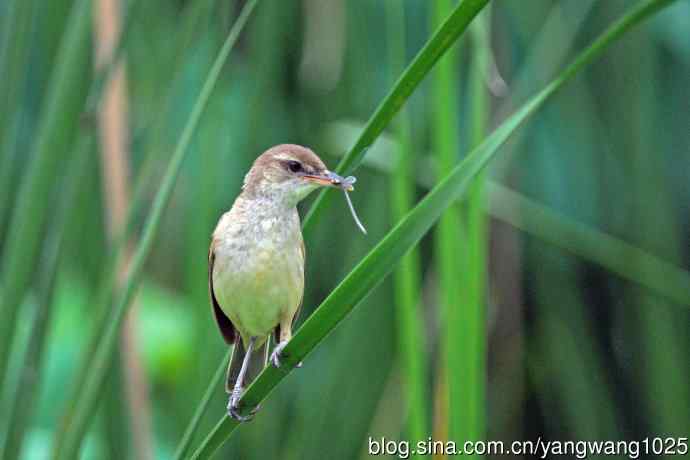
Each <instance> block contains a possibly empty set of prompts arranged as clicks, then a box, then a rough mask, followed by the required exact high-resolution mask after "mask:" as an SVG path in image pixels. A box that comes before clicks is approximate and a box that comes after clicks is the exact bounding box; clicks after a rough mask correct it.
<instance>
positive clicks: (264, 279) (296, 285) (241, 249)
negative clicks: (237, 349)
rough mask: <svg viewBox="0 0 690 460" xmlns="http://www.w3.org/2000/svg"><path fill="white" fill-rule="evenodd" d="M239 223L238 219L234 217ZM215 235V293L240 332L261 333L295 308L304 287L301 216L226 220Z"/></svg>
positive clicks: (271, 328)
mask: <svg viewBox="0 0 690 460" xmlns="http://www.w3.org/2000/svg"><path fill="white" fill-rule="evenodd" d="M236 224H241V222H236ZM217 233H218V232H216V234H214V236H215V238H216V244H215V262H214V270H213V283H214V292H215V294H216V297H217V299H218V303H219V305H220V307H221V308H222V310H223V311H224V312H225V314H226V315H227V316H228V317H229V318H230V320H231V321H232V322H233V324H234V325H235V327H236V328H238V329H239V330H240V333H242V334H243V335H248V336H254V335H257V336H265V335H267V334H269V333H270V332H271V331H272V330H273V329H274V328H275V327H276V325H277V324H278V322H279V321H280V317H281V315H283V314H286V313H289V312H290V311H292V312H293V313H294V311H296V310H297V308H298V306H299V302H300V300H301V297H302V291H303V290H304V257H303V254H302V249H301V245H302V236H301V233H300V228H299V221H298V224H297V225H296V226H294V225H290V222H289V221H288V222H287V224H286V220H285V219H281V218H280V217H279V216H267V217H266V218H263V219H257V220H256V221H255V222H252V223H249V224H247V223H246V222H245V223H244V225H235V226H232V225H229V226H228V228H226V229H225V231H223V232H222V233H221V234H220V235H218V234H217Z"/></svg>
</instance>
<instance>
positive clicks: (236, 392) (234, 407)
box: [228, 387, 261, 423]
mask: <svg viewBox="0 0 690 460" xmlns="http://www.w3.org/2000/svg"><path fill="white" fill-rule="evenodd" d="M243 392H244V388H242V387H238V388H235V389H233V390H232V393H231V394H230V399H229V400H228V415H229V416H230V417H232V418H234V419H235V420H237V421H238V422H240V423H242V422H248V421H250V420H251V419H253V418H254V415H256V413H257V412H258V411H259V409H260V408H261V404H259V405H257V406H256V407H255V408H254V409H252V410H251V411H250V412H249V414H247V415H242V414H240V412H239V409H240V398H241V397H242V393H243Z"/></svg>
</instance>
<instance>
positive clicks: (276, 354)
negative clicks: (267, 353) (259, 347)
mask: <svg viewBox="0 0 690 460" xmlns="http://www.w3.org/2000/svg"><path fill="white" fill-rule="evenodd" d="M287 344H288V341H287V340H283V341H281V342H280V343H278V345H276V346H275V348H274V349H273V352H272V353H271V357H270V360H271V364H273V365H274V366H275V367H280V357H281V356H280V355H281V354H282V353H283V350H284V349H285V346H286V345H287Z"/></svg>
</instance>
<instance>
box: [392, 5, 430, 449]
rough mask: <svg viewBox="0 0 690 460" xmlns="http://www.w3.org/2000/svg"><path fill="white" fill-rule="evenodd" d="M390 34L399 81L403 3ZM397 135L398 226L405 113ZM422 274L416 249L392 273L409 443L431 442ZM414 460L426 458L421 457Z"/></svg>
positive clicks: (403, 192) (408, 198) (405, 175)
mask: <svg viewBox="0 0 690 460" xmlns="http://www.w3.org/2000/svg"><path fill="white" fill-rule="evenodd" d="M386 7H387V10H386V18H387V30H388V55H389V60H390V67H391V70H392V72H393V73H394V75H398V74H399V73H400V72H401V71H402V70H403V68H404V64H405V43H406V39H405V37H406V31H405V9H404V5H403V4H401V3H400V2H399V1H398V0H388V1H387V2H386ZM395 131H396V132H397V134H398V137H399V139H400V144H399V146H400V150H399V152H400V154H399V155H398V157H397V162H396V166H395V169H394V171H393V173H392V175H391V176H390V183H391V197H392V217H393V222H398V221H399V220H400V219H402V218H403V217H404V216H405V214H407V212H408V211H409V210H410V209H412V207H413V205H414V201H415V189H416V186H415V181H414V178H413V176H412V172H413V171H414V163H415V158H414V147H413V142H412V133H411V125H410V117H409V114H408V113H407V110H405V109H402V110H401V111H400V113H399V114H398V116H397V119H396V120H395ZM420 284H421V273H420V260H419V251H418V250H417V249H416V248H414V249H412V250H411V251H410V252H409V253H408V254H407V255H406V256H404V257H403V258H402V260H401V261H400V265H399V267H398V268H397V269H396V271H395V272H394V273H393V286H394V294H395V304H396V310H397V319H398V328H397V329H398V331H399V332H398V347H399V354H400V363H401V368H402V377H403V385H404V394H405V400H406V402H407V409H408V412H407V435H406V437H407V438H408V439H426V437H427V436H428V434H429V432H428V428H427V427H428V421H427V412H428V411H427V401H428V398H427V391H426V388H427V372H426V368H427V366H426V346H425V343H424V333H425V331H426V327H425V325H424V316H423V314H422V312H421V311H420V309H421V307H422V303H421V300H422V296H421V293H420ZM415 458H423V456H421V455H416V456H415Z"/></svg>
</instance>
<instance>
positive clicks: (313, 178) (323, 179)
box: [302, 171, 354, 191]
mask: <svg viewBox="0 0 690 460" xmlns="http://www.w3.org/2000/svg"><path fill="white" fill-rule="evenodd" d="M302 178H303V179H304V180H306V181H309V182H312V183H314V184H316V185H320V186H325V187H335V188H341V189H343V190H347V191H351V190H353V187H352V184H353V183H354V181H352V182H348V180H347V179H349V178H344V177H342V176H339V175H338V174H336V173H334V172H331V171H325V172H324V174H318V175H317V174H305V175H304V176H302ZM353 179H354V178H353Z"/></svg>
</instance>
